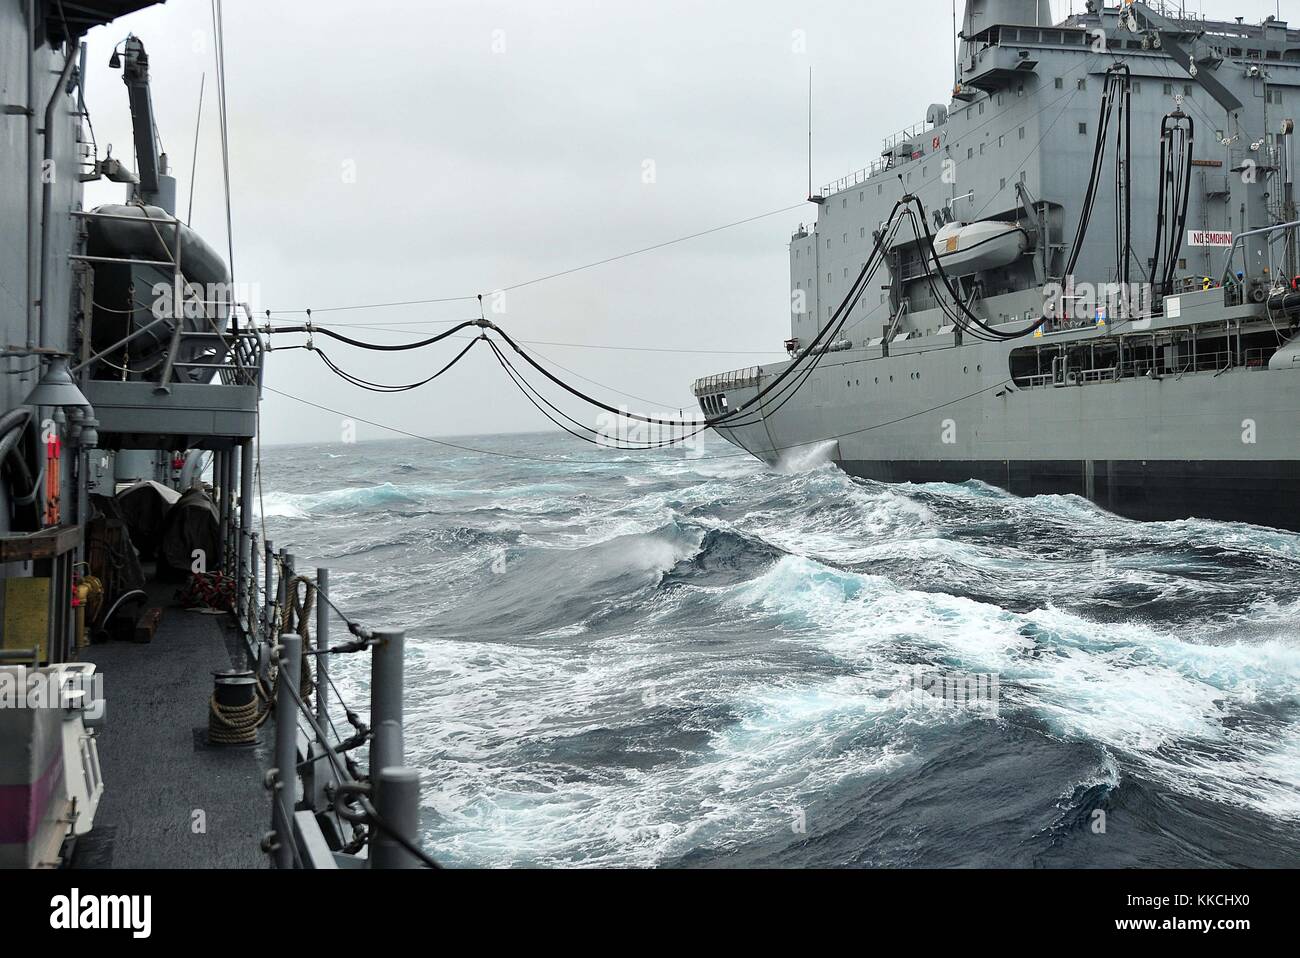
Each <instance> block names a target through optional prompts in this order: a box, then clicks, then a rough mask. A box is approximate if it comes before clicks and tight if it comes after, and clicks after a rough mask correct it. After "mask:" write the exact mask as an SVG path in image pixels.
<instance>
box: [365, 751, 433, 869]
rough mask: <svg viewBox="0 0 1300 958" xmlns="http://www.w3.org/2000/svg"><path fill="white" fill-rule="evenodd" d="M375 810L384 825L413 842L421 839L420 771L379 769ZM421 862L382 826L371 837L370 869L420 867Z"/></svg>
mask: <svg viewBox="0 0 1300 958" xmlns="http://www.w3.org/2000/svg"><path fill="white" fill-rule="evenodd" d="M377 781H378V783H379V788H378V789H376V790H375V794H374V802H375V811H376V812H378V813H379V817H380V818H382V819H383V820H384V824H385V825H387V826H388V827H389V828H391V829H392V830H393V831H395V832H397V833H398V834H399V835H401V836H402V837H403V838H405V839H406V840H407V841H408V842H410V843H411V844H412V845H416V844H418V843H419V838H420V773H419V772H418V771H416V770H415V769H413V768H396V767H393V766H391V765H390V766H388V767H386V768H382V769H380V770H379V778H378V780H377ZM422 864H423V863H422V862H421V861H420V860H419V859H418V858H416V857H415V856H414V855H412V854H411V853H410V852H409V851H407V850H406V849H405V848H403V847H402V846H401V844H400V843H399V842H397V841H395V840H394V839H393V837H392V836H391V835H389V834H388V833H387V832H385V831H384V830H383V829H382V828H378V827H376V828H375V829H374V833H373V837H372V838H371V839H370V867H371V868H419V867H420V866H421V865H422Z"/></svg>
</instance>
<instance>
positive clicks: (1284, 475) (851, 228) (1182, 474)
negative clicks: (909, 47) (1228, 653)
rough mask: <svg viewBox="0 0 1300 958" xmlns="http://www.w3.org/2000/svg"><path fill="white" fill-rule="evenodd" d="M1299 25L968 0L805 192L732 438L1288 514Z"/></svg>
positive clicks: (863, 466) (864, 463)
mask: <svg viewBox="0 0 1300 958" xmlns="http://www.w3.org/2000/svg"><path fill="white" fill-rule="evenodd" d="M1298 107H1300V31H1297V30H1293V29H1290V28H1289V27H1288V25H1287V24H1286V23H1285V22H1282V21H1281V20H1279V19H1276V18H1274V17H1269V18H1268V19H1266V20H1265V21H1264V22H1262V23H1258V24H1249V23H1245V22H1243V19H1242V18H1237V19H1236V20H1234V21H1230V22H1221V21H1213V20H1206V19H1201V18H1198V17H1194V16H1191V15H1189V14H1187V13H1185V12H1184V11H1182V10H1177V9H1172V8H1170V7H1168V6H1167V5H1158V4H1146V3H1137V2H1126V3H1124V4H1122V5H1121V6H1117V7H1110V6H1103V5H1102V4H1100V3H1095V2H1089V3H1088V4H1087V12H1085V13H1082V14H1079V15H1075V16H1071V17H1069V18H1068V19H1066V20H1065V21H1063V22H1059V23H1056V22H1053V21H1052V17H1051V13H1050V7H1049V5H1048V3H1046V2H1044V0H1038V2H1035V0H969V2H968V3H967V4H966V8H965V14H964V20H963V23H962V28H961V31H960V52H959V55H958V62H957V63H956V64H955V83H954V86H953V90H952V94H951V96H950V98H949V99H948V101H947V102H944V103H936V104H934V105H932V106H930V107H929V109H928V111H927V113H926V119H925V122H924V123H921V124H918V125H916V126H915V127H913V128H911V129H908V130H905V131H902V132H900V133H898V134H895V135H893V136H891V137H889V138H888V139H887V140H886V141H885V143H884V149H883V152H882V154H881V157H880V159H879V160H877V161H876V162H875V163H873V164H872V165H871V166H870V167H868V168H866V169H863V170H860V171H858V172H856V173H853V174H851V175H849V176H847V177H844V178H841V179H840V180H838V181H836V182H835V183H832V184H829V185H828V186H826V187H825V188H823V189H822V190H821V191H820V192H819V193H815V194H813V195H811V196H810V197H809V199H810V201H811V202H812V203H814V204H816V223H815V225H813V226H812V227H811V228H805V227H800V228H799V230H798V231H797V232H795V233H794V235H793V237H792V239H791V242H790V276H791V308H792V320H791V338H790V340H789V341H788V342H787V343H786V348H787V350H788V351H789V352H790V354H791V359H790V360H789V361H787V362H783V363H777V364H772V365H766V366H760V367H753V368H749V369H744V370H737V371H734V372H729V373H724V374H720V375H716V376H709V377H706V378H704V379H701V380H698V381H697V382H696V383H695V384H694V392H695V395H696V397H697V398H698V400H699V403H700V406H701V408H702V409H703V410H704V412H705V415H706V416H707V417H708V418H709V420H710V422H711V423H712V425H713V427H714V428H715V429H716V430H717V431H718V432H719V433H720V434H721V435H722V436H724V437H725V438H726V439H727V440H729V441H730V442H732V443H734V444H735V445H737V446H739V447H741V448H743V449H745V450H748V451H749V452H750V453H752V454H753V455H754V456H757V457H759V458H760V459H763V460H766V461H768V462H772V463H776V462H778V461H780V460H781V459H782V458H784V457H787V456H791V455H798V454H801V453H805V452H807V451H810V450H817V451H819V452H821V454H823V455H826V456H828V457H829V458H830V459H832V460H833V461H834V462H836V463H838V464H839V466H841V467H842V468H843V469H844V470H845V471H847V472H848V473H850V474H851V475H854V476H858V477H863V478H867V479H872V480H882V481H887V482H955V483H961V482H967V481H971V480H978V481H982V482H985V483H989V484H991V485H994V486H997V487H1001V488H1003V489H1006V490H1009V491H1010V492H1012V493H1016V494H1020V495H1027V496H1031V495H1039V494H1076V495H1081V496H1086V497H1087V498H1088V499H1090V500H1092V501H1093V502H1095V503H1097V504H1098V505H1099V506H1101V507H1103V508H1105V509H1107V510H1110V511H1113V512H1115V513H1118V514H1120V515H1123V516H1128V517H1132V518H1137V519H1144V520H1178V519H1184V518H1189V517H1202V518H1208V519H1215V520H1227V521H1243V522H1250V523H1259V524H1263V525H1266V526H1273V527H1279V528H1285V529H1290V530H1296V529H1300V338H1298V337H1297V322H1298V320H1300V292H1297V290H1298V289H1300V277H1297V273H1300V263H1298V262H1297V256H1296V229H1297V223H1296V220H1297V214H1296V205H1295V197H1294V190H1293V178H1292V168H1293V159H1294V158H1293V152H1294V149H1295V145H1294V129H1295V128H1294V122H1293V119H1292V118H1293V117H1294V116H1295V112H1296V110H1297V108H1298Z"/></svg>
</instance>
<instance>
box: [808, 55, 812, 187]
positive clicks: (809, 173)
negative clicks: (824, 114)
mask: <svg viewBox="0 0 1300 958" xmlns="http://www.w3.org/2000/svg"><path fill="white" fill-rule="evenodd" d="M812 93H813V85H812V67H811V66H810V67H808V199H810V200H811V199H812V195H813V191H812Z"/></svg>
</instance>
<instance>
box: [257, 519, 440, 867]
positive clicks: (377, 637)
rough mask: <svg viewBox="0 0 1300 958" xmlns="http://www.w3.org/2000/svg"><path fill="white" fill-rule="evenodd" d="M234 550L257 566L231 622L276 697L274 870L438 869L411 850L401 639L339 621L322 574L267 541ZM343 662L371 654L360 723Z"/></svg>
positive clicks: (413, 829) (415, 794)
mask: <svg viewBox="0 0 1300 958" xmlns="http://www.w3.org/2000/svg"><path fill="white" fill-rule="evenodd" d="M242 545H243V548H244V549H246V550H248V551H247V553H245V554H246V555H248V556H251V557H255V559H256V560H257V561H250V562H248V563H247V564H246V572H245V579H244V581H243V582H242V583H240V585H241V588H239V589H238V590H237V595H238V596H239V597H240V598H239V599H238V600H237V610H236V611H237V619H238V622H239V626H240V629H241V631H242V633H243V636H244V639H245V642H246V643H247V648H248V653H249V656H250V659H251V661H252V662H254V663H255V664H256V673H257V678H258V682H259V687H261V688H274V692H273V693H272V694H271V696H270V699H271V702H270V703H269V704H270V707H271V708H272V709H273V710H274V720H275V734H274V753H273V754H274V765H273V767H272V769H271V770H270V772H268V775H267V787H268V790H269V791H270V792H271V828H270V831H269V832H268V833H267V835H266V836H265V838H264V839H263V842H262V847H263V849H264V850H265V851H266V852H267V853H268V854H269V855H270V856H271V860H272V863H273V864H274V865H275V867H277V868H312V869H315V868H320V869H338V868H419V867H422V866H429V867H437V866H436V863H435V862H434V861H433V860H432V859H431V858H430V857H429V856H428V855H427V854H426V853H425V852H424V851H423V850H422V849H421V848H420V844H419V809H420V775H419V772H418V770H416V769H414V768H409V767H407V766H406V765H405V755H404V751H405V750H404V742H403V731H402V700H403V657H404V655H403V650H404V646H405V632H404V631H402V630H400V629H369V628H366V627H364V626H362V625H361V624H360V623H359V622H358V621H357V620H356V619H355V618H354V617H352V616H350V615H348V614H347V613H346V612H344V611H343V610H342V609H341V608H340V606H339V604H338V602H336V601H335V600H334V598H333V597H332V596H331V594H330V571H329V569H327V568H318V569H316V572H315V576H314V577H312V576H308V575H305V574H302V573H299V572H298V570H297V568H296V561H295V558H294V556H293V555H292V554H291V553H289V552H288V551H287V550H285V549H281V550H280V551H279V552H276V551H275V546H274V543H272V542H271V541H269V540H268V541H266V542H264V543H262V544H261V547H260V549H259V545H258V535H257V533H255V532H250V533H249V534H248V535H247V537H246V538H245V541H244V542H243V543H242ZM259 579H260V582H259ZM313 619H314V625H315V631H314V634H313V632H312V628H311V627H312V620H313ZM335 620H341V621H342V622H343V623H344V625H345V626H346V630H347V635H346V636H344V637H342V638H341V639H340V640H336V638H335V637H334V636H333V635H332V634H331V626H332V625H333V624H334V621H335ZM349 655H368V656H369V660H370V662H369V666H370V668H369V676H370V709H369V716H368V719H369V720H368V722H367V721H364V720H363V719H362V713H361V712H360V711H359V710H357V709H354V708H352V707H350V706H349V705H348V704H347V702H346V701H345V700H344V697H343V694H342V692H341V691H340V689H339V685H338V682H336V681H335V678H336V676H335V675H334V669H333V668H332V666H331V660H333V661H335V662H337V661H339V660H340V659H341V657H346V656H349ZM354 671H355V670H350V674H353V673H354ZM339 677H340V678H341V677H342V676H341V675H340V676H339ZM331 697H332V698H333V699H334V701H335V702H336V703H337V704H338V705H339V712H336V711H334V710H333V709H332V708H331V705H330V700H331ZM340 713H341V714H340ZM342 723H345V724H343V728H344V729H346V731H347V733H348V734H347V735H346V736H345V735H343V734H341V733H340V728H339V725H340V724H342ZM359 750H366V752H367V754H366V759H367V761H368V768H367V769H365V770H363V769H362V767H361V765H360V763H359V761H358V760H357V759H354V758H353V757H352V754H351V753H353V752H357V751H359Z"/></svg>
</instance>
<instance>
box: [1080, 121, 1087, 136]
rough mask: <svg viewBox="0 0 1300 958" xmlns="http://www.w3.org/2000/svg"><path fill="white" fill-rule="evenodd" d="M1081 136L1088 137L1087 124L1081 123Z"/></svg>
mask: <svg viewBox="0 0 1300 958" xmlns="http://www.w3.org/2000/svg"><path fill="white" fill-rule="evenodd" d="M1079 135H1080V136H1087V135H1088V124H1087V123H1080V124H1079Z"/></svg>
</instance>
